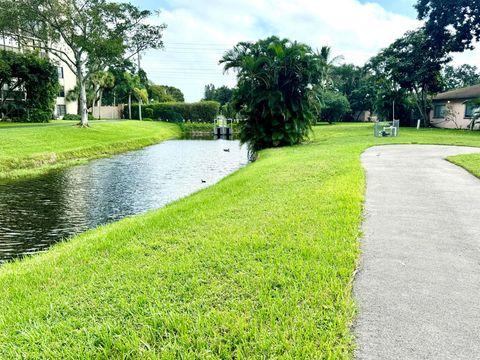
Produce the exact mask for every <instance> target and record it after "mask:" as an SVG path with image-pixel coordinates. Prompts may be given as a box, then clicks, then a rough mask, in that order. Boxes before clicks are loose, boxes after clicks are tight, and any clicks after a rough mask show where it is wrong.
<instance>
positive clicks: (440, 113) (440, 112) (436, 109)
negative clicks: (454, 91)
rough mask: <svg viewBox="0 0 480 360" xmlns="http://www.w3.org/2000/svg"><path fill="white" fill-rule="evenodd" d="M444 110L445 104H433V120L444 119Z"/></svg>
mask: <svg viewBox="0 0 480 360" xmlns="http://www.w3.org/2000/svg"><path fill="white" fill-rule="evenodd" d="M445 110H446V105H445V104H435V105H434V106H433V117H434V118H435V119H443V118H445Z"/></svg>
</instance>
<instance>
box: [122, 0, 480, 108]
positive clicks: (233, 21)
mask: <svg viewBox="0 0 480 360" xmlns="http://www.w3.org/2000/svg"><path fill="white" fill-rule="evenodd" d="M131 2H132V3H133V4H135V5H137V6H139V7H141V8H147V9H150V10H154V9H155V10H161V13H160V15H159V16H155V17H152V18H151V19H150V21H151V22H152V23H157V24H160V23H165V24H167V26H168V28H167V29H166V30H165V33H164V43H165V49H164V50H161V51H160V50H155V51H148V52H146V53H145V54H143V58H142V67H143V68H144V69H145V70H146V71H147V73H148V76H149V78H150V79H151V80H153V81H154V82H155V83H157V84H164V85H171V86H176V87H178V88H180V89H181V90H182V91H183V92H184V93H185V95H186V99H187V101H197V100H200V99H201V98H202V96H203V90H204V87H205V85H207V84H209V83H213V84H214V85H216V86H221V85H227V86H234V85H235V83H236V81H235V76H234V74H231V73H230V74H223V71H222V68H221V67H220V66H219V65H218V61H219V60H220V58H221V57H222V54H223V53H224V52H225V51H226V50H228V49H230V48H231V47H232V46H233V45H235V44H236V43H237V42H239V41H254V40H258V39H260V38H265V37H267V36H270V35H277V36H279V37H287V38H289V39H292V40H298V41H302V42H305V43H307V44H309V45H311V46H312V47H314V48H320V47H321V46H323V45H328V46H331V48H332V51H333V53H334V55H343V57H344V59H345V62H348V63H354V64H357V65H363V64H364V63H365V62H366V61H367V60H368V59H369V58H370V57H372V56H374V55H375V54H377V53H378V51H379V50H381V49H382V48H384V47H386V46H388V45H389V44H391V43H392V42H393V41H394V40H395V39H397V38H399V37H400V36H402V35H403V34H404V33H405V32H406V31H408V30H414V29H416V28H418V27H419V26H421V23H420V22H419V21H418V20H416V11H415V9H414V8H413V5H414V3H415V2H416V0H374V1H368V0H334V1H330V0H295V1H292V0H242V1H238V0H210V1H208V2H207V1H200V0H162V1H155V0H131ZM478 55H479V53H478V52H475V53H469V54H463V55H462V56H460V57H458V58H456V60H455V61H456V62H457V63H472V64H474V65H477V66H479V65H480V63H479V61H480V56H478Z"/></svg>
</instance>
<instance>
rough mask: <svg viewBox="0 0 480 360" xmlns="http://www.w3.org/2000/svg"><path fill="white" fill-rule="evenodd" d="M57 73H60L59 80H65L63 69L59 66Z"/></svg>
mask: <svg viewBox="0 0 480 360" xmlns="http://www.w3.org/2000/svg"><path fill="white" fill-rule="evenodd" d="M57 71H58V78H59V79H63V67H61V66H59V67H58V68H57Z"/></svg>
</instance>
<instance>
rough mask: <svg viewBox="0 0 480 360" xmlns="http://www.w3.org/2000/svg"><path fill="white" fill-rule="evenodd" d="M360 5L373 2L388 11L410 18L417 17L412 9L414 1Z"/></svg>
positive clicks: (390, 0) (394, 0)
mask: <svg viewBox="0 0 480 360" xmlns="http://www.w3.org/2000/svg"><path fill="white" fill-rule="evenodd" d="M361 2H362V3H367V2H375V3H377V4H379V5H380V6H382V7H383V8H384V9H386V10H388V11H392V12H394V13H398V14H402V15H405V16H408V17H411V18H416V17H417V11H416V10H415V8H414V7H413V6H414V4H415V3H416V1H414V0H379V1H365V0H362V1H361Z"/></svg>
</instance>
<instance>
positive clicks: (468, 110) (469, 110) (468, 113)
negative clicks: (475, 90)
mask: <svg viewBox="0 0 480 360" xmlns="http://www.w3.org/2000/svg"><path fill="white" fill-rule="evenodd" d="M479 108H480V107H479V106H478V105H476V104H473V103H471V102H466V103H465V118H471V117H473V114H474V112H475V110H476V109H479Z"/></svg>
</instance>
